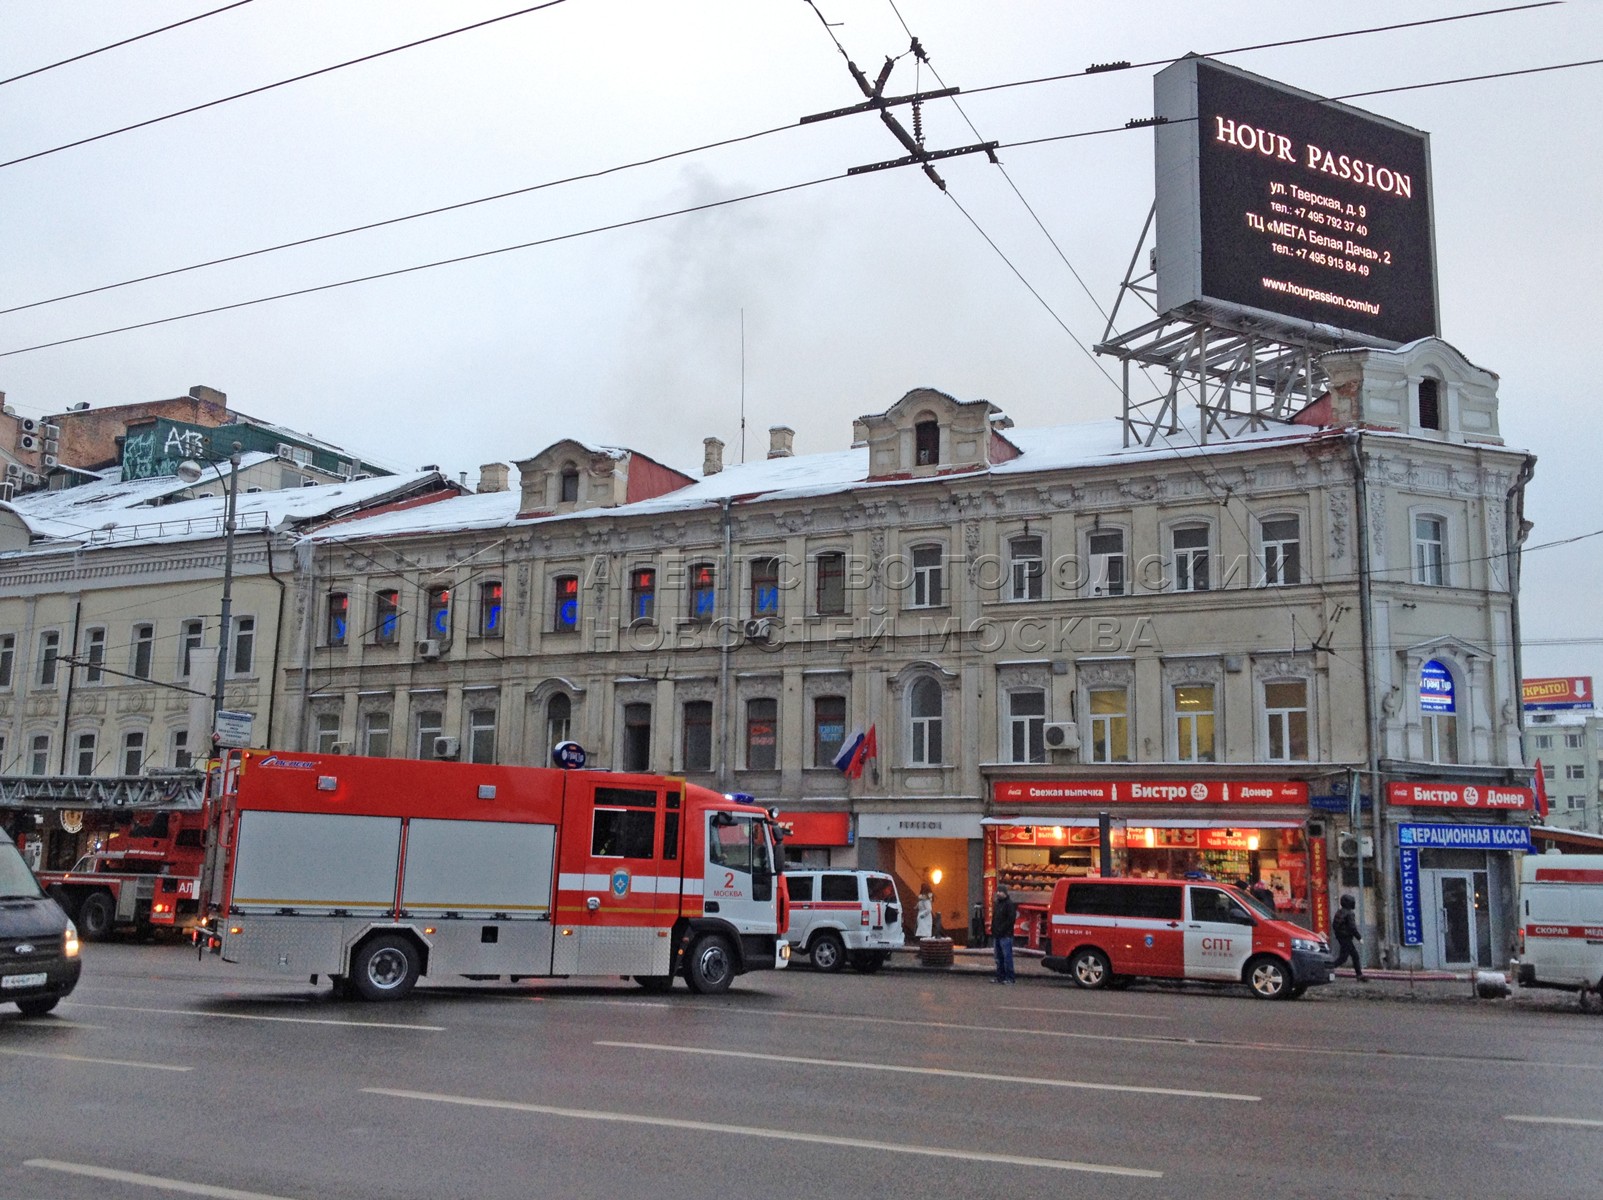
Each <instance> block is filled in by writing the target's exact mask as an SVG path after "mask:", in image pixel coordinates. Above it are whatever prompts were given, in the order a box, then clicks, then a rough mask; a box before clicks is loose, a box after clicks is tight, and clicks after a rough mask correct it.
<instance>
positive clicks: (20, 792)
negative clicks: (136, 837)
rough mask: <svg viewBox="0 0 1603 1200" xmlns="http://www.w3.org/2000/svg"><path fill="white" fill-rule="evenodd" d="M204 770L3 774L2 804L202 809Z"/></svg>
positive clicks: (32, 806) (73, 807) (5, 805)
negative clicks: (110, 775) (111, 775)
mask: <svg viewBox="0 0 1603 1200" xmlns="http://www.w3.org/2000/svg"><path fill="white" fill-rule="evenodd" d="M205 788H206V776H205V774H204V773H203V772H201V771H174V772H171V773H170V774H164V775H127V776H120V777H115V778H105V777H95V776H89V775H0V808H62V809H127V808H144V809H161V808H165V809H188V810H194V811H199V809H200V807H201V800H202V798H203V796H204V794H205Z"/></svg>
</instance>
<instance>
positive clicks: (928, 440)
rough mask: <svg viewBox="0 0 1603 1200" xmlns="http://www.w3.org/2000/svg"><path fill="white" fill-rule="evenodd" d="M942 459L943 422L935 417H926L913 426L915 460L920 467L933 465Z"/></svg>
mask: <svg viewBox="0 0 1603 1200" xmlns="http://www.w3.org/2000/svg"><path fill="white" fill-rule="evenodd" d="M940 461H941V423H940V422H939V421H937V420H936V419H935V418H934V417H925V418H924V419H923V420H921V421H919V422H918V423H917V424H915V425H914V426H913V462H914V464H915V465H917V466H920V467H933V466H935V465H936V464H937V463H939V462H940Z"/></svg>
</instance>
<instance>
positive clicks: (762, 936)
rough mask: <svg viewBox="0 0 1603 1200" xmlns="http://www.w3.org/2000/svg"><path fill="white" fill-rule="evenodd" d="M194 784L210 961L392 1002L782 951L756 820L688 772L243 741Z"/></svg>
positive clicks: (759, 961)
mask: <svg viewBox="0 0 1603 1200" xmlns="http://www.w3.org/2000/svg"><path fill="white" fill-rule="evenodd" d="M209 790H210V793H211V794H210V795H209V796H208V801H207V803H208V808H209V811H210V813H211V819H212V821H213V823H214V839H215V840H214V847H213V853H212V855H211V862H210V864H209V866H208V869H207V875H206V877H205V878H204V880H203V892H202V895H203V904H204V912H203V914H202V915H203V918H204V925H203V927H202V930H201V933H200V935H199V937H200V940H202V941H203V942H204V944H205V946H206V947H207V948H208V949H210V950H211V951H212V952H213V953H215V954H216V955H218V956H219V957H220V958H221V959H222V960H223V961H224V962H229V963H240V964H243V965H247V966H252V967H257V968H260V969H263V970H266V971H272V972H276V973H278V974H281V975H291V976H297V975H298V976H300V977H301V978H303V979H308V980H310V981H311V982H312V983H316V982H317V981H318V979H319V977H323V978H326V979H328V980H329V981H330V983H331V984H332V985H333V987H334V989H335V991H336V992H337V993H341V994H354V995H357V996H360V997H362V998H364V999H368V1000H394V999H399V998H400V997H402V996H404V995H406V994H407V993H408V992H410V991H411V990H412V988H413V986H414V985H415V984H416V983H417V982H418V981H419V980H420V979H429V980H431V981H437V980H440V979H450V978H453V977H460V978H468V979H499V978H508V979H512V980H517V979H527V978H534V977H542V976H545V977H550V976H574V975H596V976H613V977H625V978H633V979H634V980H635V981H636V982H638V983H639V984H640V985H641V986H643V987H645V988H647V989H648V990H654V991H655V990H665V989H667V988H669V987H671V986H672V985H673V982H674V979H675V977H676V976H682V977H683V978H684V980H685V982H686V984H687V985H688V986H689V987H690V989H691V990H692V991H694V992H700V993H716V992H722V991H724V990H726V989H727V988H728V987H729V985H730V983H731V981H732V980H733V979H734V978H735V977H736V976H738V975H741V974H743V973H745V972H747V971H753V970H763V969H772V968H776V967H783V966H784V965H785V964H786V963H787V962H788V960H789V957H790V946H789V944H788V943H786V941H785V940H784V938H783V937H782V936H781V931H782V930H783V929H784V926H785V921H786V911H785V909H786V901H785V890H784V882H783V879H782V878H781V876H780V874H779V872H778V870H777V869H776V867H775V858H774V846H775V841H774V836H773V835H774V823H773V820H772V817H771V815H770V814H769V813H767V812H766V811H765V810H763V809H762V808H759V807H758V806H757V805H755V804H748V803H743V802H742V801H740V800H737V799H732V798H730V797H727V796H724V795H722V794H720V793H718V792H713V791H709V790H708V789H706V788H702V787H697V786H695V785H694V784H690V783H687V782H686V781H685V780H683V779H678V778H674V777H671V776H663V775H642V774H618V773H613V772H607V771H586V770H558V769H555V768H546V767H511V766H492V765H486V764H478V763H458V762H424V761H414V760H407V759H387V758H362V757H354V756H348V755H323V754H311V753H302V752H284V751H269V750H244V751H235V752H231V753H230V754H229V756H228V757H227V758H226V759H225V760H224V761H223V763H222V765H221V766H220V767H219V768H218V769H217V770H216V771H214V773H213V782H212V785H211V787H210V789H209Z"/></svg>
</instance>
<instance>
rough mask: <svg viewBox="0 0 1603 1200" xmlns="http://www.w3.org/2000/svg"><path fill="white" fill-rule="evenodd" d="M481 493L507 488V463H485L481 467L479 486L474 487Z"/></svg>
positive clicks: (502, 490)
mask: <svg viewBox="0 0 1603 1200" xmlns="http://www.w3.org/2000/svg"><path fill="white" fill-rule="evenodd" d="M474 490H476V491H477V492H479V493H480V494H481V495H482V494H483V493H485V492H504V491H506V490H507V465H506V463H485V464H484V465H483V466H482V467H480V468H479V486H478V487H477V488H476V489H474Z"/></svg>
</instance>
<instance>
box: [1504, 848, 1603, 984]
mask: <svg viewBox="0 0 1603 1200" xmlns="http://www.w3.org/2000/svg"><path fill="white" fill-rule="evenodd" d="M1518 949H1519V966H1518V969H1517V970H1516V972H1515V975H1516V977H1517V978H1518V979H1519V982H1520V986H1521V987H1546V988H1566V989H1568V990H1570V991H1574V992H1580V993H1582V997H1581V998H1582V1000H1583V1001H1584V1000H1585V999H1586V997H1585V993H1586V992H1598V993H1600V994H1603V854H1552V853H1549V854H1531V855H1527V856H1526V858H1525V862H1524V863H1523V864H1522V865H1521V867H1520V932H1519V947H1518Z"/></svg>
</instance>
